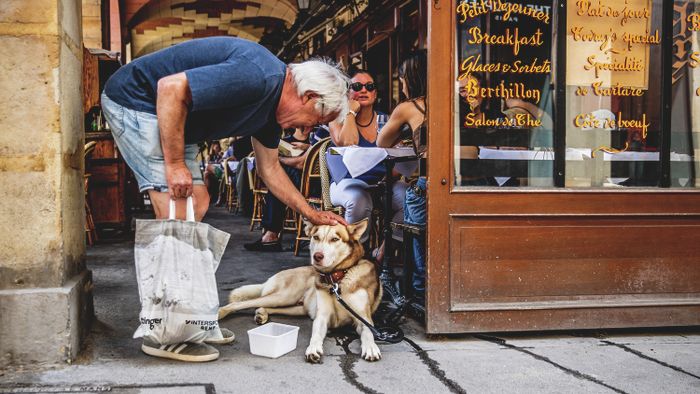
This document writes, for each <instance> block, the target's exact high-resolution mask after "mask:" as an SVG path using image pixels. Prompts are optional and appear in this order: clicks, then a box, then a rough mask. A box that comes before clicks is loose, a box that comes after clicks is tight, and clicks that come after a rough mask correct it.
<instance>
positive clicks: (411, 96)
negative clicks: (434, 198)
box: [377, 51, 427, 302]
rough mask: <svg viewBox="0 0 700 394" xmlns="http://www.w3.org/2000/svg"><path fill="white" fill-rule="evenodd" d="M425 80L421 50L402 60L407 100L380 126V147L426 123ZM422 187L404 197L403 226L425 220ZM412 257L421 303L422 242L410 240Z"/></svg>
mask: <svg viewBox="0 0 700 394" xmlns="http://www.w3.org/2000/svg"><path fill="white" fill-rule="evenodd" d="M426 77H427V59H426V54H425V51H420V52H417V53H416V54H415V55H413V56H411V57H409V58H408V59H406V60H404V62H403V63H401V66H400V67H399V82H400V83H401V89H402V91H403V94H404V95H405V96H406V97H408V100H406V101H404V102H403V103H401V104H399V105H398V106H396V108H394V111H393V112H392V113H391V118H390V119H389V122H388V123H387V124H386V126H384V131H383V132H382V133H381V134H380V135H379V138H378V139H377V145H378V146H381V147H385V148H388V147H391V146H393V145H395V144H396V142H397V140H398V139H400V138H401V136H402V134H404V133H405V132H406V129H408V131H409V133H410V134H411V135H413V134H414V133H413V131H414V130H418V129H419V128H420V127H421V126H422V125H424V123H425V120H426V107H425V106H426V103H425V94H426V91H427V89H426V86H427V85H426ZM426 186H427V182H426V179H425V177H420V178H418V180H417V181H416V182H415V183H413V184H412V185H411V186H410V187H409V188H408V190H407V191H406V194H405V204H406V206H405V208H404V212H405V216H404V221H405V223H409V224H414V225H421V226H424V225H425V221H426V201H427V200H426V198H427V194H426ZM413 255H414V261H415V269H414V271H413V278H412V279H413V291H414V294H415V296H416V298H417V300H418V301H419V302H421V301H424V295H425V270H426V266H425V243H424V240H418V239H416V240H414V243H413Z"/></svg>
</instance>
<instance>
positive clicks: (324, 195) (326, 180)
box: [318, 138, 344, 216]
mask: <svg viewBox="0 0 700 394" xmlns="http://www.w3.org/2000/svg"><path fill="white" fill-rule="evenodd" d="M324 141H325V142H323V145H321V148H320V149H319V153H318V155H319V167H320V168H319V171H320V173H321V209H322V210H324V211H332V212H335V213H337V214H338V215H340V216H343V214H344V209H343V207H336V206H333V203H332V202H331V175H330V173H329V172H328V162H327V160H326V152H328V146H329V145H330V143H331V140H330V138H326V139H325V140H324ZM319 144H320V142H319Z"/></svg>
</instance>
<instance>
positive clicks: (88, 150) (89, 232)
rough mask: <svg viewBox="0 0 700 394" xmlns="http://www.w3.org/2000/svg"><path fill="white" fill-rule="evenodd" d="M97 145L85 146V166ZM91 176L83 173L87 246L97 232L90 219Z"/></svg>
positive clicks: (92, 241) (90, 243)
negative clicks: (89, 189) (89, 193)
mask: <svg viewBox="0 0 700 394" xmlns="http://www.w3.org/2000/svg"><path fill="white" fill-rule="evenodd" d="M96 145H97V142H96V141H90V142H88V143H86V144H85V148H84V153H83V161H84V162H85V163H86V164H87V158H88V156H90V155H91V154H92V151H94V150H95V146H96ZM90 176H91V174H89V173H85V174H84V175H83V181H84V187H85V197H84V198H85V237H86V240H87V244H88V245H92V244H93V243H95V242H96V241H97V230H95V221H94V220H93V218H92V210H91V209H90V201H89V200H90V198H89V196H88V187H89V185H90Z"/></svg>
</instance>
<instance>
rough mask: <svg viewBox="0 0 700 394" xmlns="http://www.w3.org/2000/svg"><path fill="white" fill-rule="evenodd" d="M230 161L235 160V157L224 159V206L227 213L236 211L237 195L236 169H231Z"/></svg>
mask: <svg viewBox="0 0 700 394" xmlns="http://www.w3.org/2000/svg"><path fill="white" fill-rule="evenodd" d="M230 161H235V158H233V157H229V158H227V159H226V160H224V187H225V188H226V208H227V209H228V211H229V213H231V212H233V213H236V212H238V196H237V193H236V172H237V171H238V170H236V171H233V170H232V169H231V167H230V166H229V162H230Z"/></svg>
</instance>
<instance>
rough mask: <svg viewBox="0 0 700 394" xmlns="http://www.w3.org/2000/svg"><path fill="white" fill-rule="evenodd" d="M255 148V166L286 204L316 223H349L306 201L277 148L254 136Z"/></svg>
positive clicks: (268, 186) (270, 187) (275, 193)
mask: <svg viewBox="0 0 700 394" xmlns="http://www.w3.org/2000/svg"><path fill="white" fill-rule="evenodd" d="M251 140H252V142H253V150H255V168H256V169H257V171H258V174H259V175H260V177H261V178H262V180H263V181H264V182H265V185H266V186H267V188H268V189H269V190H270V192H271V193H272V194H274V195H275V197H277V198H278V199H279V200H280V201H282V202H283V203H284V204H285V205H287V206H288V207H290V208H292V209H293V210H295V211H297V212H299V213H300V214H301V215H302V216H304V217H306V218H307V219H309V221H310V222H311V223H313V224H316V225H322V224H329V225H335V224H338V223H340V224H344V225H345V224H347V223H345V220H343V218H341V217H340V216H338V215H336V214H334V213H332V212H327V211H317V210H315V209H313V208H311V206H310V205H309V204H308V203H307V202H306V200H305V199H304V196H302V195H301V193H299V190H297V188H296V186H294V184H293V183H292V181H291V180H290V179H289V177H288V176H287V173H286V172H284V170H283V169H282V166H281V165H280V162H279V157H278V151H277V149H269V148H266V147H265V146H263V145H262V144H261V143H260V142H259V141H258V140H257V139H255V138H252V139H251Z"/></svg>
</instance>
